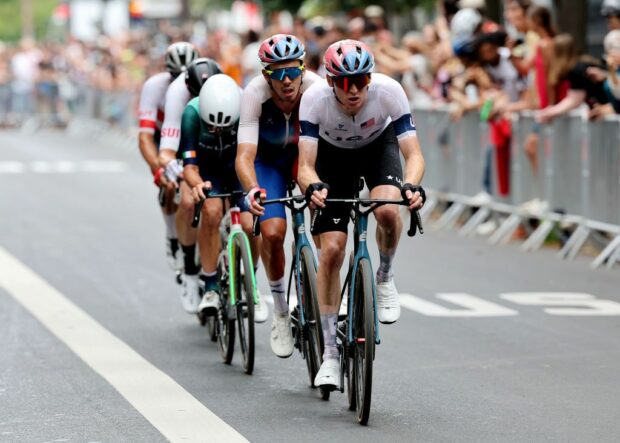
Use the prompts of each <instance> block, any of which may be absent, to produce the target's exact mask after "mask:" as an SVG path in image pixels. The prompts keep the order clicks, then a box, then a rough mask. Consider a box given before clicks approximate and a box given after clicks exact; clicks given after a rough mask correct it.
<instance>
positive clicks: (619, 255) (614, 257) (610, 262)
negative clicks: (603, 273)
mask: <svg viewBox="0 0 620 443" xmlns="http://www.w3.org/2000/svg"><path fill="white" fill-rule="evenodd" d="M618 260H620V246H618V247H617V248H616V249H615V251H614V252H613V253H612V254H611V257H609V259H607V269H611V268H613V267H614V265H615V264H616V263H617V262H618Z"/></svg>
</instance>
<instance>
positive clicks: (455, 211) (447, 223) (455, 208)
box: [435, 202, 467, 229]
mask: <svg viewBox="0 0 620 443" xmlns="http://www.w3.org/2000/svg"><path fill="white" fill-rule="evenodd" d="M465 209H467V206H465V205H464V204H463V203H457V202H454V203H452V206H451V207H450V209H448V210H447V211H446V212H444V214H443V215H442V216H441V217H440V218H439V220H437V224H436V225H435V228H436V229H443V228H453V227H454V225H455V224H456V222H457V221H458V219H459V217H460V216H461V214H463V212H464V211H465Z"/></svg>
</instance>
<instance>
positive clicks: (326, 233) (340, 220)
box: [312, 139, 359, 386]
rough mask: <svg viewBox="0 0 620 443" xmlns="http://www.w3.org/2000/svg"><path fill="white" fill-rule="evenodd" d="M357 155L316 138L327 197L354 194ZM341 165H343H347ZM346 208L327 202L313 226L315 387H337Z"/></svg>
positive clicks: (347, 214)
mask: <svg viewBox="0 0 620 443" xmlns="http://www.w3.org/2000/svg"><path fill="white" fill-rule="evenodd" d="M356 154H357V153H355V152H346V151H344V150H341V149H338V148H336V147H334V146H331V145H329V144H328V143H327V142H325V141H324V140H323V139H319V149H318V153H317V162H316V170H317V174H318V176H319V178H320V179H321V180H322V181H323V182H325V183H327V184H328V185H329V186H330V189H329V193H328V198H347V197H353V196H354V195H355V190H356V187H357V182H358V180H359V175H358V173H357V166H356V164H355V162H354V158H355V155H356ZM343 165H346V168H344V167H343ZM349 210H350V208H349V206H348V205H343V204H334V203H332V204H331V205H330V204H328V205H327V206H326V207H325V208H324V209H322V210H320V212H319V213H318V214H317V216H316V218H315V223H314V226H313V227H312V228H313V234H319V237H320V244H321V255H320V256H319V268H318V271H317V290H318V295H319V310H320V312H321V327H322V329H323V340H324V343H325V348H324V352H323V363H322V364H321V368H320V369H319V372H318V374H317V376H316V378H315V384H316V385H317V386H338V385H339V380H340V379H339V373H340V369H339V362H338V358H339V352H338V348H337V346H336V326H337V323H338V309H339V307H340V302H341V300H340V268H341V267H342V263H343V261H344V256H345V249H346V241H347V230H348V224H349Z"/></svg>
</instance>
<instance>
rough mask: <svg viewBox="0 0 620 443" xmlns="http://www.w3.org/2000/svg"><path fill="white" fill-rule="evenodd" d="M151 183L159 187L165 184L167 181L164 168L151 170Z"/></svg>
mask: <svg viewBox="0 0 620 443" xmlns="http://www.w3.org/2000/svg"><path fill="white" fill-rule="evenodd" d="M153 183H155V186H157V187H158V188H161V187H162V186H166V183H168V180H166V175H165V174H164V168H158V169H155V170H154V171H153Z"/></svg>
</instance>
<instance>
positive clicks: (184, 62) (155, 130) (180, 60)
mask: <svg viewBox="0 0 620 443" xmlns="http://www.w3.org/2000/svg"><path fill="white" fill-rule="evenodd" d="M196 57H198V52H197V51H196V49H195V48H194V46H193V45H192V44H190V43H186V42H179V43H173V44H172V45H170V46H169V47H168V49H167V50H166V55H165V62H166V72H160V73H159V74H155V75H153V76H151V77H149V78H148V79H147V80H146V82H145V83H144V86H143V87H142V93H141V95H140V115H139V125H140V129H139V131H140V132H139V136H138V142H139V147H140V153H141V154H142V157H144V160H145V161H146V163H147V164H148V165H149V168H150V169H151V173H152V174H153V179H154V182H155V185H156V186H158V187H159V188H160V190H162V191H163V192H165V194H164V197H165V198H164V200H163V202H164V203H163V205H162V213H163V216H164V222H165V224H166V255H167V257H168V264H169V265H170V267H171V268H172V269H174V270H178V271H180V270H181V269H182V257H181V254H180V253H177V252H178V249H179V246H178V239H177V229H176V226H175V220H174V210H175V208H174V202H173V200H174V199H173V197H174V183H171V182H170V181H169V180H168V179H167V178H166V177H165V175H164V169H163V168H160V166H159V162H158V158H157V155H158V154H157V152H158V150H159V143H160V139H161V127H162V123H163V120H164V106H165V100H166V91H167V90H168V87H169V86H170V83H172V81H173V80H174V79H175V78H177V77H178V76H179V74H181V73H182V72H183V71H184V70H185V68H186V66H188V65H189V64H190V63H191V62H192V60H194V59H195V58H196Z"/></svg>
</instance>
